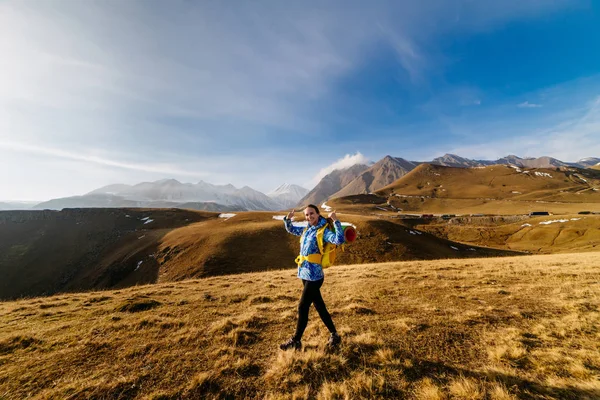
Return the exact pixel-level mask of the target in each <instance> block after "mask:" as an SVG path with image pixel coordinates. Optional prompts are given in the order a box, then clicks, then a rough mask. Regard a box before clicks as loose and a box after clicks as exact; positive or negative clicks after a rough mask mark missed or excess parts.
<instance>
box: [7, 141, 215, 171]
mask: <svg viewBox="0 0 600 400" xmlns="http://www.w3.org/2000/svg"><path fill="white" fill-rule="evenodd" d="M0 148H2V149H6V150H10V151H18V152H22V153H29V154H37V155H42V156H49V157H55V158H58V159H62V160H70V161H81V162H84V163H90V164H97V165H103V166H107V167H115V168H121V169H124V170H132V171H141V172H152V173H159V174H162V175H167V176H187V177H195V178H202V177H206V176H207V175H208V174H207V173H204V172H201V171H189V170H185V169H181V168H178V167H177V166H174V165H169V164H144V163H133V162H124V161H118V160H113V159H110V158H105V157H99V156H95V155H91V154H82V153H73V152H70V151H68V150H62V149H58V148H51V147H41V146H37V145H31V144H26V143H16V142H5V141H0Z"/></svg>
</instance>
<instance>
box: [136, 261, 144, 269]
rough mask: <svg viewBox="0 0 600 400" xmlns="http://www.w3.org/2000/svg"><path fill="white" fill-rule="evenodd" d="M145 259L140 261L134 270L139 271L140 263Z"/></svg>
mask: <svg viewBox="0 0 600 400" xmlns="http://www.w3.org/2000/svg"><path fill="white" fill-rule="evenodd" d="M142 263H143V261H138V263H137V267H135V269H134V271H137V270H138V269H140V265H142Z"/></svg>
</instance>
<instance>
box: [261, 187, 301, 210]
mask: <svg viewBox="0 0 600 400" xmlns="http://www.w3.org/2000/svg"><path fill="white" fill-rule="evenodd" d="M307 194H308V189H305V188H303V187H301V186H298V185H293V184H289V183H284V184H283V185H281V186H279V187H278V188H277V189H275V190H273V191H271V192H269V193H267V196H269V197H270V198H272V199H273V200H275V201H277V202H278V203H280V204H281V205H282V206H284V207H283V208H285V209H288V208H292V207H294V206H295V205H296V204H297V203H298V200H300V199H301V198H303V197H304V196H306V195H307Z"/></svg>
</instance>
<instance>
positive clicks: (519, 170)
mask: <svg viewBox="0 0 600 400" xmlns="http://www.w3.org/2000/svg"><path fill="white" fill-rule="evenodd" d="M509 167H511V168H514V169H515V171H517V172H522V171H521V168H519V167H517V166H516V165H509Z"/></svg>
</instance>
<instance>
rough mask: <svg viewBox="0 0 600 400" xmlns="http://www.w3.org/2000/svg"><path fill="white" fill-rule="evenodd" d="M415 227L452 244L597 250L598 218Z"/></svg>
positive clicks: (467, 220) (462, 221) (458, 221)
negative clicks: (452, 242)
mask: <svg viewBox="0 0 600 400" xmlns="http://www.w3.org/2000/svg"><path fill="white" fill-rule="evenodd" d="M416 227H417V228H419V229H420V230H422V231H425V232H429V233H431V234H433V235H435V236H438V237H443V238H446V239H448V240H451V241H456V242H461V243H466V244H472V245H477V246H489V247H494V248H499V249H506V250H515V251H525V252H530V253H538V254H543V253H566V252H584V251H598V250H600V216H598V215H561V216H543V217H542V216H540V217H533V218H527V219H523V220H520V221H512V220H511V219H508V220H507V221H502V219H497V218H491V217H475V218H472V217H458V218H452V219H451V220H449V221H443V220H436V221H435V222H431V223H428V224H417V225H416Z"/></svg>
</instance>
